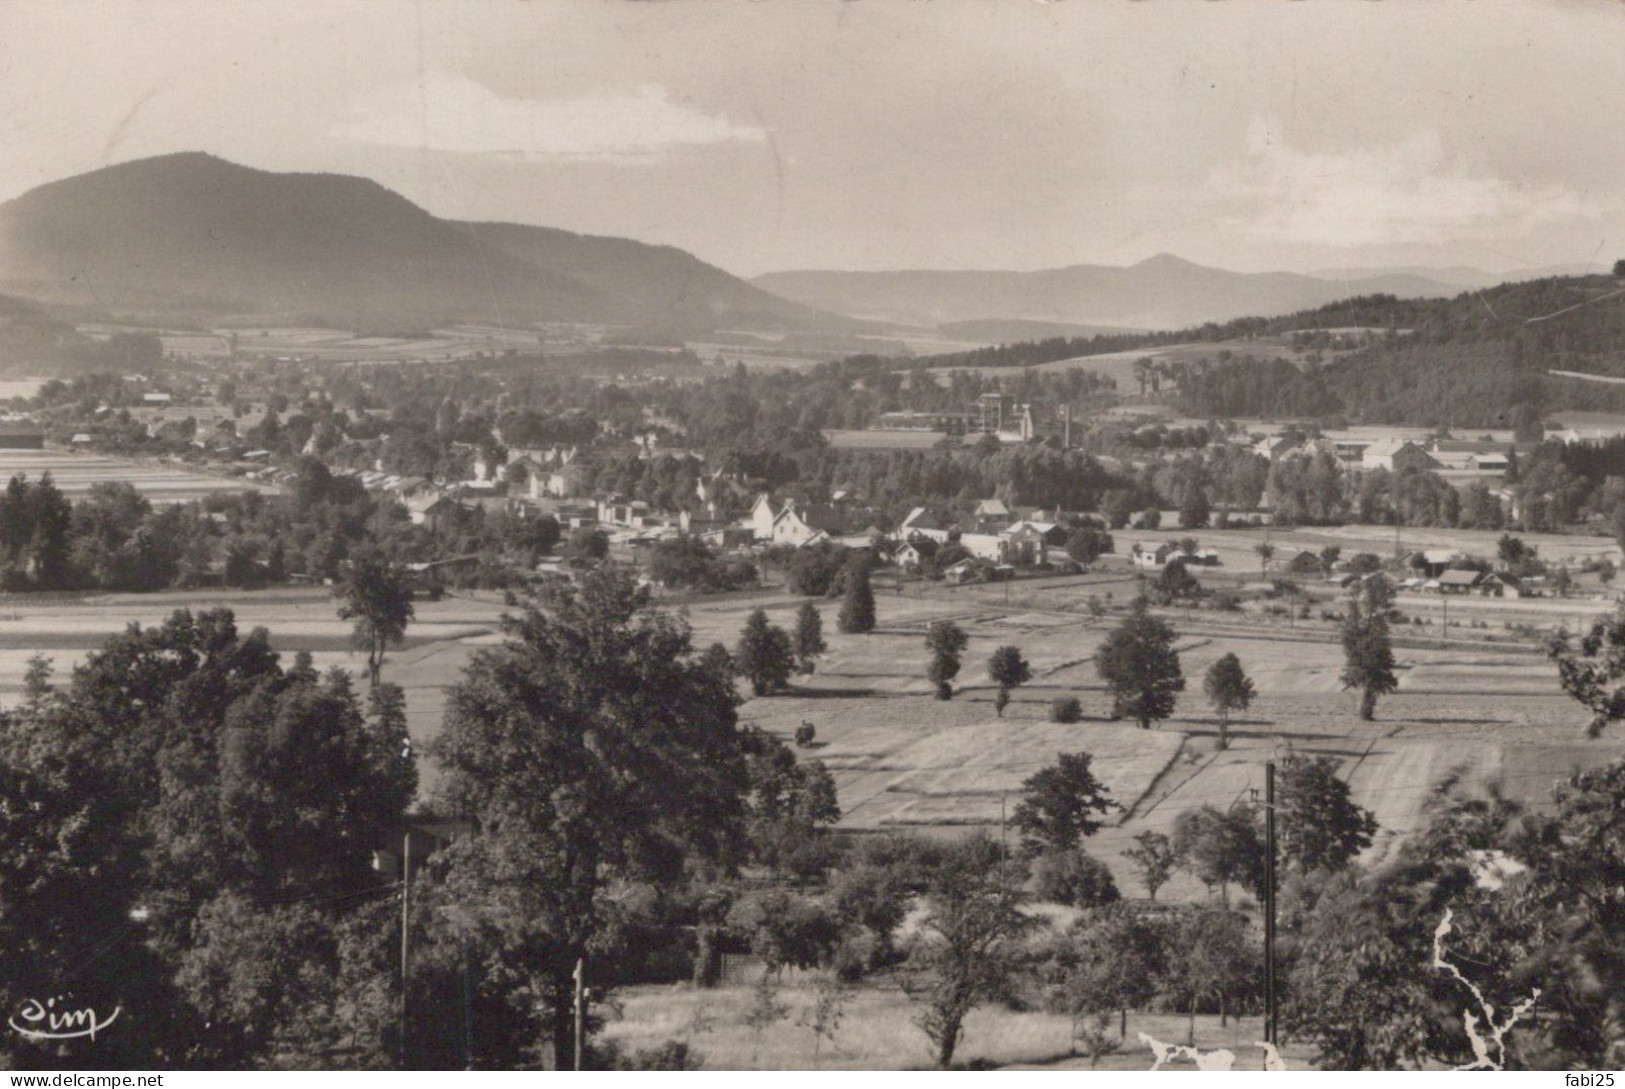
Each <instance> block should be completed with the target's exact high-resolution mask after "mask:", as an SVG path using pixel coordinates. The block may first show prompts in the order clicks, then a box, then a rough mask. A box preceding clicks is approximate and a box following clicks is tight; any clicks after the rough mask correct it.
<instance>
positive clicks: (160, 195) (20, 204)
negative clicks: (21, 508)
mask: <svg viewBox="0 0 1625 1089" xmlns="http://www.w3.org/2000/svg"><path fill="white" fill-rule="evenodd" d="M527 232H529V233H527ZM566 265H573V267H574V268H575V269H576V270H577V273H578V274H577V275H571V274H570V273H569V272H567V271H564V266H566ZM647 265H654V266H658V267H659V268H660V270H661V271H660V273H658V274H652V273H649V272H648V271H647V269H645V268H642V267H640V266H647ZM674 280H675V281H678V282H680V283H681V284H683V285H685V289H684V290H680V291H675V292H674V291H672V290H669V288H667V287H665V286H664V285H666V284H667V282H668V281H674ZM0 291H6V292H9V293H11V294H15V295H19V296H22V297H24V298H30V299H34V300H36V301H40V302H45V303H57V304H61V303H74V304H80V305H89V304H92V303H94V304H95V305H97V306H98V307H100V308H101V309H104V310H107V311H111V312H125V313H131V314H139V315H143V316H157V315H162V316H165V317H176V316H183V317H184V316H189V315H213V316H220V315H222V314H232V313H252V314H265V315H268V316H274V317H279V318H284V319H295V320H308V319H311V318H314V317H320V318H322V319H323V320H324V321H326V322H328V323H331V324H336V325H340V326H344V327H350V328H355V329H369V328H372V329H381V328H426V327H433V326H435V325H438V324H446V323H454V322H465V321H473V322H478V321H493V320H495V321H503V322H544V321H576V322H601V323H607V324H622V325H635V326H656V327H674V328H714V327H716V326H718V325H726V324H730V323H733V322H735V321H748V322H754V323H757V324H760V325H764V326H766V327H769V328H772V329H775V330H792V331H801V330H812V331H832V332H833V331H848V330H850V329H852V328H854V327H855V326H856V325H857V323H855V322H853V321H852V320H851V319H847V318H844V317H840V316H837V315H830V314H820V313H818V312H817V311H815V310H813V309H811V308H808V307H806V306H804V305H801V304H797V303H792V302H787V301H784V300H779V299H776V298H774V297H773V296H772V295H771V294H770V293H768V292H765V291H764V290H762V289H761V288H758V287H755V286H754V285H751V284H749V283H746V282H745V281H743V280H740V279H738V278H737V277H733V276H731V275H729V274H728V273H726V272H724V271H723V270H721V269H718V268H716V267H715V266H711V265H707V264H706V263H705V262H703V261H700V260H699V259H698V258H696V257H694V256H693V255H691V254H687V253H685V252H684V251H681V250H677V249H675V248H673V247H659V246H649V245H647V244H645V243H641V242H636V241H634V240H632V239H610V238H602V237H595V236H590V235H576V234H574V233H572V232H568V231H562V230H558V229H556V228H546V227H531V226H528V225H524V224H467V223H461V222H458V221H454V220H448V219H441V218H439V217H437V216H435V215H433V214H431V213H430V212H428V211H427V210H425V209H423V208H421V207H419V206H418V205H416V204H414V203H413V202H412V201H410V200H408V199H407V198H406V197H404V196H402V195H400V194H399V193H396V192H395V191H393V190H391V189H389V188H388V187H387V186H384V185H382V184H380V183H378V182H376V181H374V180H372V179H370V178H362V177H356V176H352V175H346V174H332V173H279V172H272V171H265V170H258V169H256V168H253V167H246V166H241V165H238V164H235V163H231V162H228V161H227V160H224V159H221V158H218V157H217V156H213V155H209V154H207V153H203V152H179V153H176V154H173V155H165V156H157V157H154V158H148V159H137V160H132V161H130V162H126V163H119V164H115V165H113V166H109V167H103V168H101V169H99V170H94V171H90V172H88V173H85V174H79V175H75V176H73V177H70V178H64V179H60V180H58V181H54V182H48V183H46V184H44V185H41V186H38V187H36V188H34V189H31V190H29V191H28V192H26V193H24V194H22V195H21V196H19V197H16V198H14V199H13V200H10V201H7V202H6V203H4V204H0Z"/></svg>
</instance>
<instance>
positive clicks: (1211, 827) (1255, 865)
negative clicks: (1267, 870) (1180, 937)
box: [1173, 805, 1264, 904]
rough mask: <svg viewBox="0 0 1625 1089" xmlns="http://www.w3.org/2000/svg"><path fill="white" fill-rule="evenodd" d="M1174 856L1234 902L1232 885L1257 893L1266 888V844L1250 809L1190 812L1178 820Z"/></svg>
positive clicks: (1204, 808)
mask: <svg viewBox="0 0 1625 1089" xmlns="http://www.w3.org/2000/svg"><path fill="white" fill-rule="evenodd" d="M1173 849H1174V855H1175V857H1177V858H1178V860H1179V866H1180V867H1181V868H1182V869H1184V870H1186V871H1188V872H1189V873H1190V874H1191V875H1192V876H1193V877H1195V878H1196V879H1197V880H1198V881H1200V882H1202V884H1204V885H1206V886H1207V887H1208V891H1209V895H1211V894H1212V889H1213V886H1215V885H1217V886H1218V887H1219V896H1220V898H1221V899H1222V900H1223V901H1224V902H1225V903H1227V904H1228V903H1229V902H1230V885H1231V884H1232V883H1240V884H1241V885H1243V886H1245V887H1248V888H1251V889H1254V890H1255V891H1256V890H1258V889H1259V888H1261V887H1262V885H1263V872H1264V845H1263V842H1262V840H1261V839H1260V837H1259V835H1258V829H1257V827H1256V817H1255V814H1254V813H1253V811H1252V809H1251V808H1250V807H1248V806H1245V805H1242V806H1236V807H1234V808H1232V809H1231V810H1229V811H1228V812H1221V811H1220V810H1218V809H1215V808H1213V807H1212V806H1210V805H1204V806H1203V807H1202V808H1200V809H1187V810H1186V811H1185V812H1183V813H1181V814H1180V815H1179V816H1178V817H1177V818H1175V820H1174V837H1173Z"/></svg>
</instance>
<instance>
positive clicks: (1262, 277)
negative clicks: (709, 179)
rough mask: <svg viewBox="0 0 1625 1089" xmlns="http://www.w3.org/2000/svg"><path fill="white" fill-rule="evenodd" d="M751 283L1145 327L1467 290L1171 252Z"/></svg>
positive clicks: (876, 301) (987, 314)
mask: <svg viewBox="0 0 1625 1089" xmlns="http://www.w3.org/2000/svg"><path fill="white" fill-rule="evenodd" d="M751 283H753V284H755V285H757V286H758V287H762V288H764V289H765V290H767V291H770V292H772V293H773V294H775V295H779V296H782V297H784V298H787V299H790V300H792V301H795V302H800V303H803V304H804V305H807V306H813V307H816V308H818V309H820V310H827V311H831V312H833V313H840V314H846V315H847V316H849V317H853V318H857V319H861V320H868V321H892V322H898V323H902V324H908V325H940V324H944V323H952V322H964V321H999V320H1005V321H1036V322H1055V323H1064V324H1074V325H1092V326H1114V327H1129V328H1140V329H1181V328H1188V327H1193V326H1198V325H1203V324H1206V323H1209V322H1223V321H1229V320H1232V319H1235V318H1241V317H1276V316H1280V315H1283V314H1289V313H1294V312H1296V311H1299V310H1305V309H1311V308H1313V307H1316V306H1321V305H1325V304H1326V303H1330V302H1335V301H1337V300H1339V299H1343V298H1349V297H1355V296H1361V295H1395V296H1398V297H1402V298H1447V297H1449V296H1452V295H1454V294H1456V293H1458V292H1459V291H1460V290H1462V288H1461V286H1460V285H1458V284H1451V283H1445V282H1439V281H1434V280H1430V279H1427V278H1425V277H1422V276H1417V275H1414V274H1404V273H1393V274H1388V275H1383V276H1375V277H1366V278H1362V279H1356V280H1349V281H1343V280H1337V281H1333V280H1322V279H1317V278H1315V277H1312V276H1306V275H1304V274H1302V273H1296V272H1232V271H1229V270H1226V269H1218V268H1212V267H1210V266H1206V265H1199V264H1196V263H1195V262H1192V261H1188V260H1186V259H1184V258H1181V257H1177V256H1174V255H1172V254H1157V255H1155V256H1153V257H1149V258H1146V259H1145V260H1143V261H1140V262H1138V263H1136V264H1133V265H1127V266H1118V265H1088V264H1079V265H1068V266H1065V267H1062V268H1054V269H1037V270H1034V271H1030V272H1003V271H984V270H977V269H967V270H925V269H918V270H904V271H874V272H843V271H834V270H791V271H783V272H769V273H764V274H763V275H760V276H756V277H753V278H752V280H751Z"/></svg>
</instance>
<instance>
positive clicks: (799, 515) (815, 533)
mask: <svg viewBox="0 0 1625 1089" xmlns="http://www.w3.org/2000/svg"><path fill="white" fill-rule="evenodd" d="M845 532H846V519H845V517H844V516H843V515H842V514H841V512H840V511H838V510H836V509H835V508H834V507H830V506H822V505H811V506H807V507H801V506H798V505H797V504H796V502H795V501H794V500H787V501H786V502H785V504H784V509H783V510H781V511H779V514H778V517H776V518H774V519H773V529H772V534H771V536H770V537H769V538H768V539H769V540H771V541H772V542H773V543H774V544H787V545H794V546H795V547H797V548H800V547H801V546H802V545H808V544H814V543H816V542H818V541H827V540H830V539H832V538H834V537H838V536H841V535H842V534H844V533H845Z"/></svg>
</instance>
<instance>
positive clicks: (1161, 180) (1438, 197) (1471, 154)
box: [0, 0, 1625, 275]
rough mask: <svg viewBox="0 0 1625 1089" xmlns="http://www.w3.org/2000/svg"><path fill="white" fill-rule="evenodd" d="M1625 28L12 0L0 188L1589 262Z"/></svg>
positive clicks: (1618, 18) (1572, 19)
mask: <svg viewBox="0 0 1625 1089" xmlns="http://www.w3.org/2000/svg"><path fill="white" fill-rule="evenodd" d="M1621 58H1625V4H1622V3H1619V2H1616V0H1297V2H1290V0H1217V2H1203V0H1055V2H1050V3H1041V2H1038V0H653V2H649V0H558V2H553V0H456V2H453V3H446V2H439V3H435V2H426V0H419V2H411V0H360V2H353V3H352V2H346V0H279V2H278V3H275V4H262V3H253V4H250V3H240V2H236V0H230V2H227V0H207V2H203V3H190V2H185V3H183V2H173V0H141V2H139V3H130V4H126V3H123V2H112V0H84V2H79V3H64V2H61V0H41V2H36V0H6V2H5V3H4V4H3V5H0V200H5V199H9V198H11V197H13V196H16V195H18V194H20V193H22V192H24V191H26V190H27V189H29V188H31V187H33V186H35V185H39V184H41V183H44V182H48V181H52V180H55V179H58V178H62V177H67V176H70V175H72V174H76V173H81V172H84V171H87V170H92V169H95V168H97V167H101V166H105V165H108V164H111V163H116V162H122V161H125V160H130V159H137V158H142V157H145V156H149V155H158V154H164V153H168V152H174V151H189V150H198V151H207V152H211V153H214V154H217V155H220V156H222V157H224V158H227V159H230V160H232V161H234V162H239V163H243V164H245V165H249V166H254V167H259V168H262V169H267V170H277V171H295V170H296V171H330V172H339V173H347V174H358V175H364V176H367V177H371V178H374V179H376V180H377V181H379V182H381V183H382V184H384V185H387V186H389V187H390V188H392V189H395V190H396V191H398V192H400V193H402V194H403V195H405V196H406V197H408V198H409V199H411V200H413V201H415V202H417V203H418V204H421V205H422V206H424V207H425V208H428V209H429V210H430V211H432V212H434V213H435V214H437V215H441V216H445V217H448V218H456V219H482V220H495V219H501V220H510V221H515V222H523V223H538V224H544V225H548V226H555V227H563V228H566V229H569V230H574V231H581V232H585V233H592V234H610V235H621V236H627V237H631V238H636V239H639V240H642V241H645V242H652V243H662V244H670V245H675V246H680V247H682V248H684V249H687V250H689V251H691V252H693V253H695V254H697V255H699V256H701V257H702V258H704V259H706V260H708V261H711V262H713V263H716V264H718V265H721V266H722V267H724V268H726V269H728V270H729V271H732V272H735V273H738V274H741V275H755V274H758V273H761V272H766V271H772V270H779V269H794V268H844V269H894V268H934V269H959V268H979V269H987V268H1002V269H1037V268H1046V267H1055V266H1061V265H1069V264H1080V263H1098V264H1114V265H1123V264H1132V263H1134V262H1136V261H1140V260H1143V259H1145V258H1147V257H1150V256H1152V255H1155V254H1158V253H1173V254H1177V255H1179V256H1181V257H1184V258H1186V259H1189V260H1192V261H1197V262H1200V263H1203V264H1211V265H1216V266H1220V267H1224V268H1232V269H1239V270H1244V271H1262V270H1271V269H1290V270H1296V271H1311V270H1316V269H1324V268H1330V267H1342V266H1354V267H1377V266H1390V265H1430V266H1436V267H1437V266H1452V265H1465V266H1472V267H1476V268H1480V269H1486V270H1489V271H1494V272H1507V271H1513V270H1516V269H1522V268H1531V267H1538V266H1544V265H1551V264H1585V263H1587V262H1591V261H1595V262H1597V263H1598V265H1599V267H1607V266H1609V265H1611V264H1612V261H1613V259H1614V258H1615V257H1616V256H1625V125H1622V124H1621V123H1620V121H1619V118H1618V115H1619V112H1620V110H1621V104H1622V103H1625V63H1621ZM1616 251H1617V252H1616Z"/></svg>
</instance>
